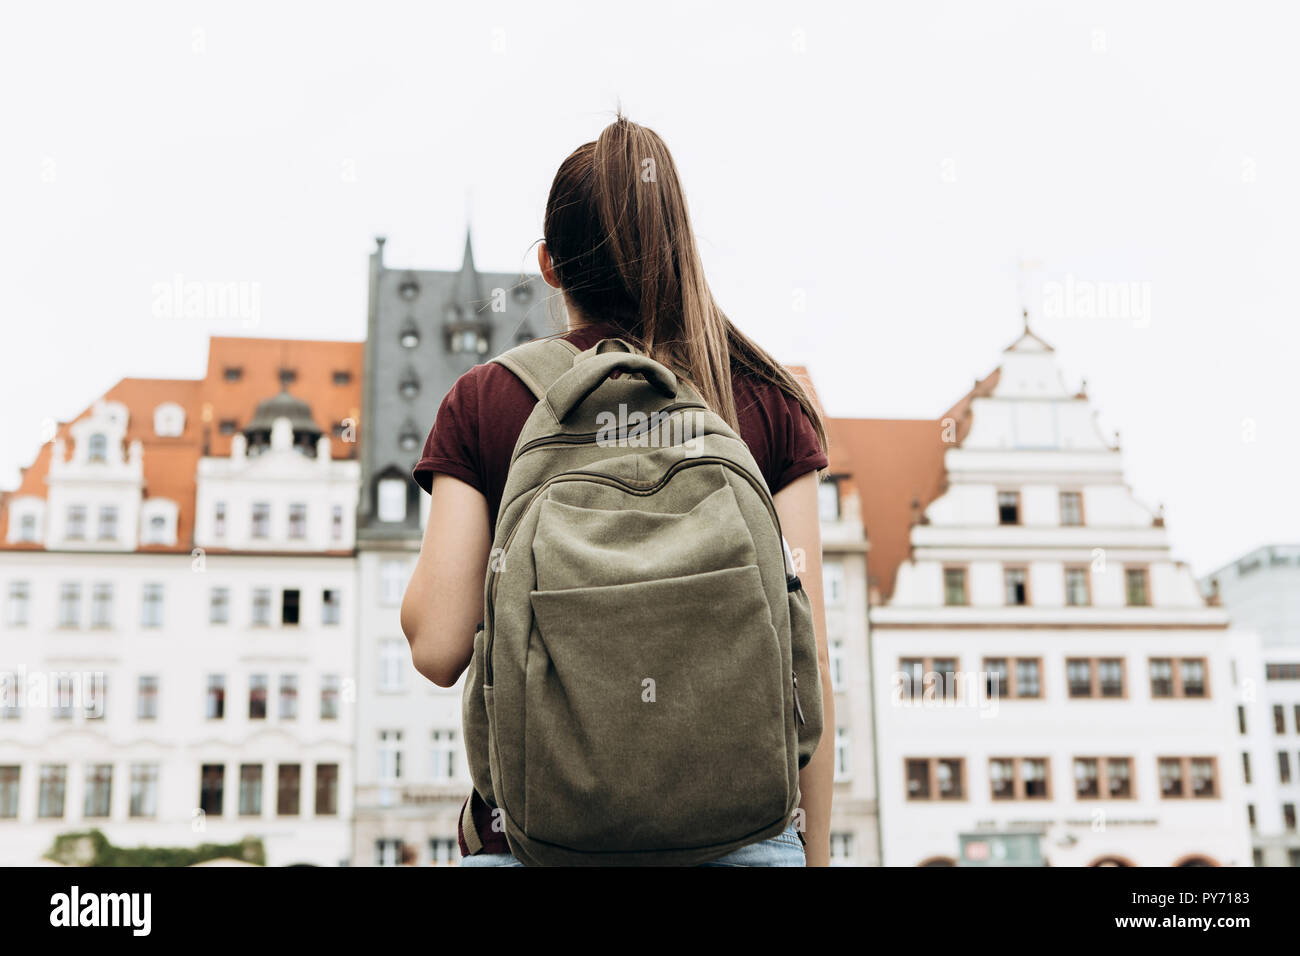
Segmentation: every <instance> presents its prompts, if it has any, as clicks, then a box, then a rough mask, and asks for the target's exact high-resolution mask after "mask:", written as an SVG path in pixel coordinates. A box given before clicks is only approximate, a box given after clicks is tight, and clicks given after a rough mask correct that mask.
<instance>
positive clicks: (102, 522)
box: [99, 505, 117, 541]
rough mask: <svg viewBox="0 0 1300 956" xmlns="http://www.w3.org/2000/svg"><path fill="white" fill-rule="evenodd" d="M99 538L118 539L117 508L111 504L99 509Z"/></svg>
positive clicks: (106, 539)
mask: <svg viewBox="0 0 1300 956" xmlns="http://www.w3.org/2000/svg"><path fill="white" fill-rule="evenodd" d="M99 540H100V541H116V540H117V509H116V508H114V507H113V506H111V505H105V506H104V507H102V508H100V509H99Z"/></svg>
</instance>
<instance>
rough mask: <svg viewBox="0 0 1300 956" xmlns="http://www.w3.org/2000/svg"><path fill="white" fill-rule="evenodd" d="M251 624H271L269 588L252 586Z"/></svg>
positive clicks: (255, 625) (268, 625) (267, 625)
mask: <svg viewBox="0 0 1300 956" xmlns="http://www.w3.org/2000/svg"><path fill="white" fill-rule="evenodd" d="M253 626H254V627H270V626H271V589H270V588H254V590H253Z"/></svg>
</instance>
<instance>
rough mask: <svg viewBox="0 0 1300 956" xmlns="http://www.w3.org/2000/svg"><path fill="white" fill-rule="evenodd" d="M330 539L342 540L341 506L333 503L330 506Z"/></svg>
mask: <svg viewBox="0 0 1300 956" xmlns="http://www.w3.org/2000/svg"><path fill="white" fill-rule="evenodd" d="M330 539H331V540H333V541H342V540H343V506H342V505H334V506H333V507H332V508H330Z"/></svg>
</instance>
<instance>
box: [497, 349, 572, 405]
mask: <svg viewBox="0 0 1300 956" xmlns="http://www.w3.org/2000/svg"><path fill="white" fill-rule="evenodd" d="M577 357H578V347H577V346H576V345H574V344H573V343H572V342H570V341H569V340H568V339H561V338H550V339H535V340H533V341H532V342H525V343H524V344H523V345H516V346H515V347H514V348H512V349H510V350H509V351H508V352H502V353H501V354H500V355H498V356H496V358H494V359H492V361H493V362H496V363H497V364H498V365H504V366H505V367H506V368H508V369H510V371H512V372H514V374H515V376H516V377H517V378H518V379H519V381H521V382H523V383H524V384H525V385H527V386H528V390H529V391H530V392H532V393H533V396H534V397H535V398H536V399H537V400H538V401H539V402H540V401H541V400H542V399H544V398H545V397H546V391H547V389H549V388H550V387H551V386H552V385H554V384H555V380H556V379H558V378H559V377H560V376H561V375H563V374H564V373H565V372H567V371H568V370H569V369H571V368H573V360H574V359H575V358H577Z"/></svg>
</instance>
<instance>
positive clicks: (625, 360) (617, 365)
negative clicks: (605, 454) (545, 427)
mask: <svg viewBox="0 0 1300 956" xmlns="http://www.w3.org/2000/svg"><path fill="white" fill-rule="evenodd" d="M616 371H621V372H634V373H636V374H638V375H643V376H645V380H646V381H647V382H649V383H650V384H651V385H653V386H654V387H655V388H656V389H658V390H659V391H660V392H662V393H663V394H664V395H665V396H667V397H668V398H673V397H674V396H676V394H677V376H676V375H674V374H673V373H672V372H670V371H669V370H668V369H666V368H664V367H663V366H662V365H660V364H659V363H658V362H656V361H655V360H654V359H652V358H649V357H647V356H645V355H641V354H639V353H636V352H617V351H613V352H600V353H598V354H595V355H591V356H589V357H587V358H584V359H583V360H582V361H580V362H575V363H574V366H573V368H571V369H569V371H567V372H565V373H564V374H563V375H561V376H560V377H559V379H558V380H556V382H555V384H554V385H552V386H551V387H550V389H548V390H547V392H546V404H547V405H548V406H550V409H551V414H552V415H554V416H555V420H556V421H557V422H562V421H564V420H565V419H566V418H568V417H569V415H570V414H571V413H572V412H573V410H574V409H575V408H577V407H578V406H579V405H581V404H582V403H583V401H584V400H585V399H586V398H587V396H588V395H590V394H591V393H592V392H594V391H595V390H596V389H597V388H599V387H600V386H601V384H602V383H603V382H604V381H605V379H607V378H609V377H610V375H612V374H613V373H614V372H616Z"/></svg>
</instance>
